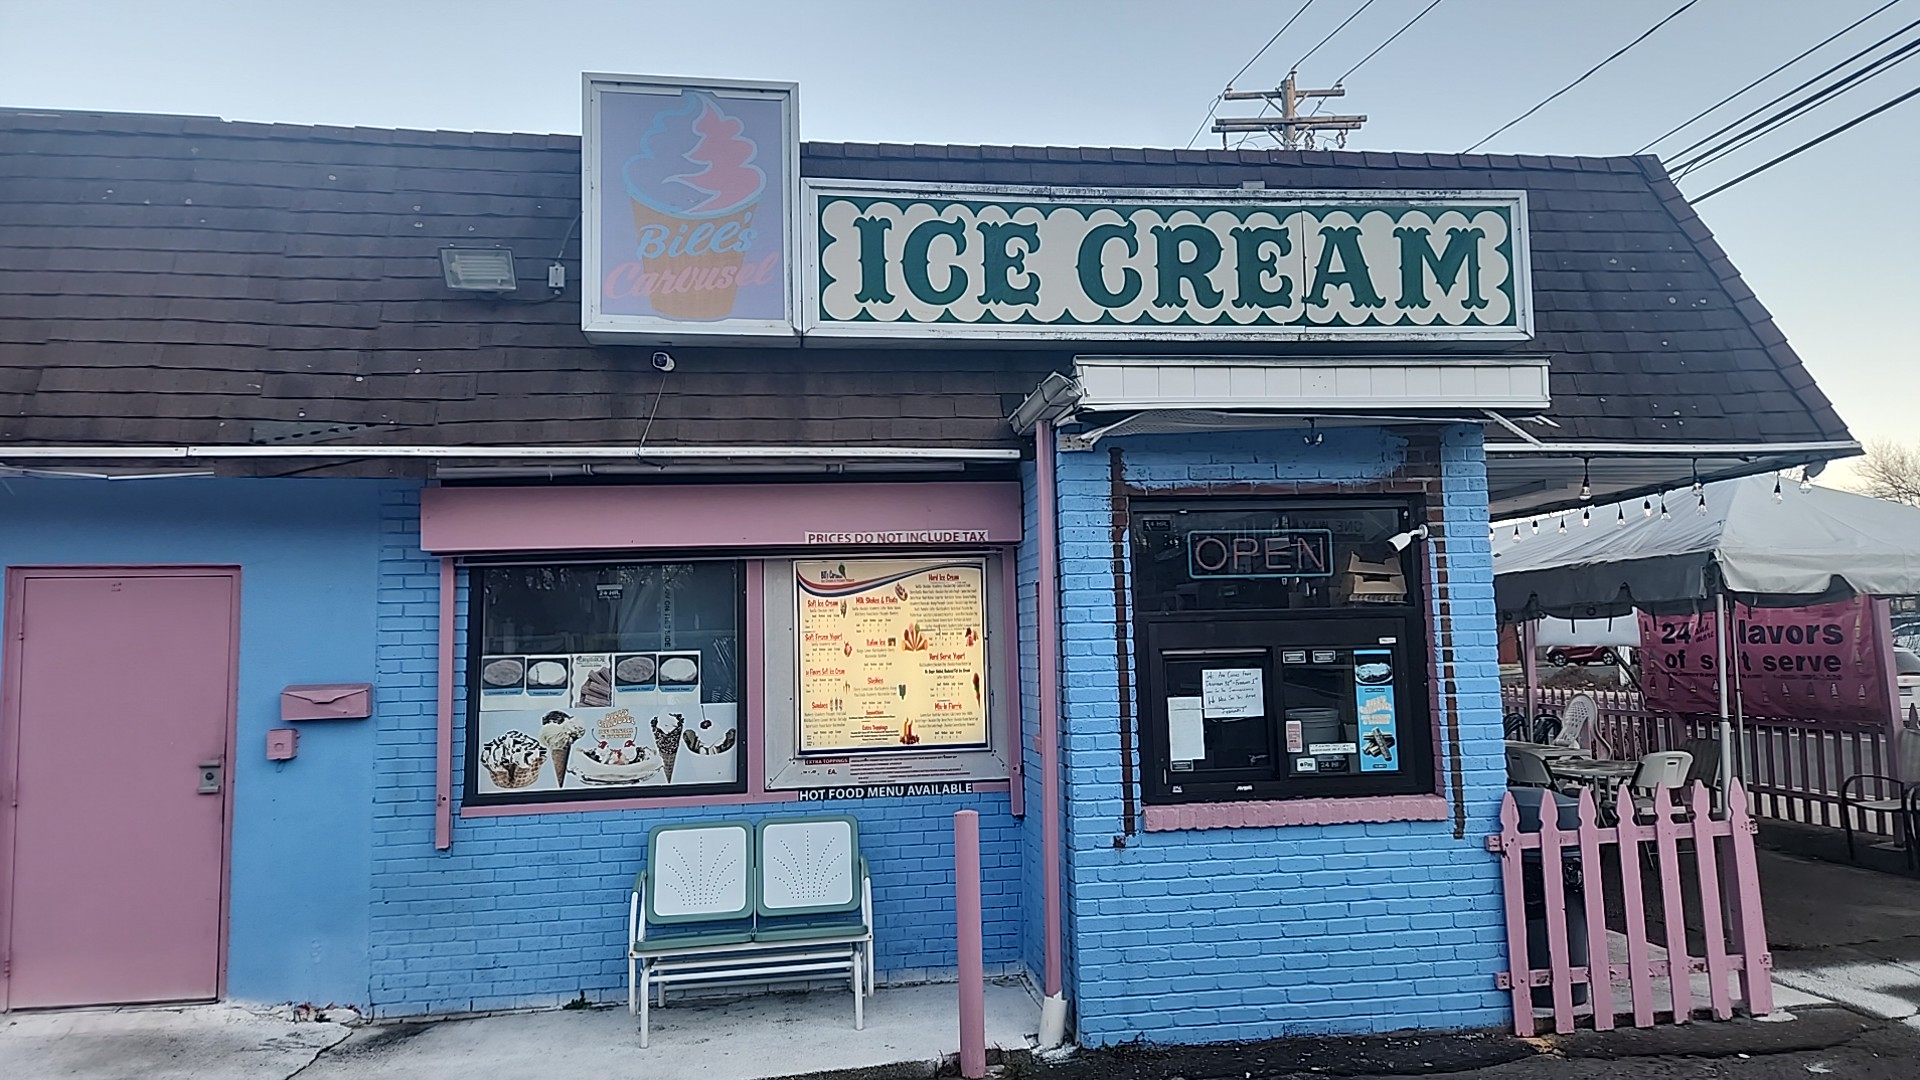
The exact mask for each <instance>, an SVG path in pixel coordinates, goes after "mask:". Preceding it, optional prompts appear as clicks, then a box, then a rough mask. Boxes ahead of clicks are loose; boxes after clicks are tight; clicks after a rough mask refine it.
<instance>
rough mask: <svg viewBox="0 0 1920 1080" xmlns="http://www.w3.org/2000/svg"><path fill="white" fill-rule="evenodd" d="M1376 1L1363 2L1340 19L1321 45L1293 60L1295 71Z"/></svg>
mask: <svg viewBox="0 0 1920 1080" xmlns="http://www.w3.org/2000/svg"><path fill="white" fill-rule="evenodd" d="M1374 3H1375V0H1367V2H1366V3H1364V4H1361V5H1360V6H1359V7H1357V8H1355V9H1354V11H1353V14H1351V15H1349V16H1347V17H1346V18H1345V19H1342V20H1341V21H1340V25H1339V26H1336V27H1334V28H1333V33H1331V34H1328V35H1327V36H1326V37H1323V38H1321V39H1320V45H1315V46H1314V47H1313V48H1311V49H1308V50H1307V55H1305V56H1302V57H1301V58H1300V59H1298V60H1295V61H1294V62H1293V70H1295V71H1298V70H1300V68H1301V66H1302V65H1304V64H1306V62H1307V61H1309V60H1311V59H1313V54H1314V53H1317V52H1319V51H1320V46H1321V45H1325V44H1326V43H1327V42H1329V41H1332V40H1333V39H1334V35H1335V34H1338V33H1339V32H1340V31H1342V30H1345V29H1346V28H1347V24H1348V23H1350V22H1352V21H1353V20H1355V19H1357V18H1359V17H1360V15H1361V13H1363V12H1365V11H1366V10H1367V9H1368V8H1370V7H1372V6H1373V5H1374Z"/></svg>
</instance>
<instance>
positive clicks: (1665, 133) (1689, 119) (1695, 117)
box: [1363, 0, 1900, 154]
mask: <svg viewBox="0 0 1920 1080" xmlns="http://www.w3.org/2000/svg"><path fill="white" fill-rule="evenodd" d="M1439 2H1440V0H1434V3H1439ZM1899 2H1900V0H1887V2H1886V3H1884V4H1881V5H1880V6H1879V7H1877V8H1874V9H1873V10H1872V11H1869V12H1867V13H1866V14H1865V15H1862V16H1860V17H1859V18H1857V19H1855V20H1853V21H1852V22H1850V23H1848V24H1847V25H1846V26H1844V27H1841V28H1840V29H1839V30H1836V31H1834V33H1833V34H1832V35H1831V36H1830V37H1827V38H1825V39H1824V40H1822V41H1820V42H1819V43H1818V44H1816V45H1813V46H1811V47H1809V48H1808V49H1807V50H1806V51H1805V52H1803V53H1801V54H1800V55H1798V56H1796V57H1794V58H1793V59H1791V60H1788V61H1786V62H1785V63H1783V64H1781V65H1780V66H1778V67H1776V68H1774V69H1773V70H1772V71H1769V72H1767V73H1766V74H1765V75H1762V76H1760V77H1759V78H1757V79H1755V80H1753V81H1752V82H1750V83H1748V84H1747V85H1745V86H1743V87H1741V88H1740V89H1738V90H1735V91H1734V92H1733V93H1731V94H1728V95H1727V96H1726V97H1723V98H1721V99H1720V100H1719V101H1716V102H1714V103H1713V104H1711V105H1709V106H1707V107H1706V108H1704V109H1701V110H1700V111H1699V112H1697V113H1694V114H1693V115H1692V116H1689V117H1687V118H1686V119H1685V120H1682V121H1681V122H1680V123H1678V124H1675V125H1674V126H1673V127H1670V128H1668V129H1667V130H1665V131H1663V132H1661V133H1660V134H1659V135H1657V136H1655V137H1654V138H1653V139H1651V140H1649V141H1648V142H1647V145H1645V146H1643V147H1641V148H1640V149H1638V150H1635V151H1634V153H1636V154H1644V153H1646V152H1647V151H1648V150H1651V149H1653V147H1654V146H1656V145H1658V144H1659V143H1660V141H1661V140H1662V139H1665V138H1666V137H1667V136H1669V135H1672V134H1673V133H1674V132H1677V131H1681V130H1683V129H1685V128H1687V127H1688V126H1690V125H1692V124H1693V122H1694V121H1696V120H1699V119H1700V118H1701V117H1703V116H1706V115H1707V114H1708V113H1711V112H1713V111H1714V110H1715V109H1718V108H1719V107H1720V106H1722V105H1725V104H1726V103H1727V102H1729V101H1732V100H1733V99H1734V98H1737V97H1739V96H1740V95H1741V94H1744V93H1746V92H1747V91H1749V90H1751V89H1753V88H1754V87H1756V86H1759V85H1760V84H1761V83H1763V82H1766V81H1767V80H1768V79H1771V78H1773V77H1774V76H1775V75H1778V74H1780V73H1781V72H1782V71H1785V70H1786V69H1788V68H1790V67H1792V66H1793V65H1795V64H1797V63H1799V62H1800V61H1802V60H1805V59H1806V58H1807V57H1809V56H1812V55H1813V54H1814V53H1816V52H1819V51H1820V50H1821V49H1824V48H1826V47H1827V46H1828V45H1831V44H1832V43H1833V41H1834V39H1835V38H1838V37H1840V36H1842V35H1844V34H1846V33H1847V32H1848V31H1850V30H1852V29H1854V28H1855V27H1857V26H1859V25H1860V24H1861V23H1863V22H1866V21H1867V20H1868V19H1871V18H1873V17H1874V16H1875V15H1878V14H1880V13H1881V12H1883V11H1885V10H1887V9H1888V8H1890V7H1892V6H1893V5H1895V4H1897V3H1899ZM1429 10H1431V9H1429ZM1421 14H1423V15H1424V14H1426V12H1421ZM1363 62H1364V61H1363ZM1762 108H1765V106H1762Z"/></svg>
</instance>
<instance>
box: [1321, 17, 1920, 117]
mask: <svg viewBox="0 0 1920 1080" xmlns="http://www.w3.org/2000/svg"><path fill="white" fill-rule="evenodd" d="M1889 2H1890V3H1895V4H1897V3H1899V2H1900V0H1889ZM1439 6H1440V0H1433V2H1432V3H1431V4H1428V5H1427V6H1426V7H1423V8H1421V9H1420V14H1418V15H1415V16H1414V17H1413V18H1411V19H1408V20H1407V21H1406V23H1405V24H1404V25H1402V26H1401V27H1400V29H1398V30H1395V31H1394V32H1393V33H1392V34H1389V35H1388V36H1387V40H1385V41H1383V42H1381V43H1380V44H1378V45H1375V46H1374V47H1373V51H1372V52H1370V53H1368V54H1367V55H1365V56H1363V57H1361V58H1360V62H1359V63H1357V64H1355V65H1353V66H1352V67H1350V68H1348V69H1347V70H1346V74H1343V75H1341V76H1340V77H1339V78H1337V79H1335V80H1333V85H1335V86H1340V85H1343V84H1344V83H1345V82H1346V81H1347V77H1348V76H1350V75H1352V74H1353V73H1354V72H1356V71H1359V70H1360V69H1361V68H1363V67H1365V66H1366V65H1367V61H1369V60H1371V59H1373V58H1374V57H1376V56H1379V55H1380V52H1381V50H1383V49H1385V48H1386V47H1387V46H1389V45H1391V44H1393V43H1394V42H1396V41H1398V40H1400V35H1401V34H1404V33H1406V32H1407V31H1409V30H1411V29H1413V24H1414V23H1417V22H1419V21H1420V20H1421V19H1424V18H1426V17H1427V12H1429V11H1432V10H1433V9H1434V8H1437V7H1439ZM1326 107H1327V99H1326V98H1321V99H1320V100H1319V101H1316V102H1314V103H1313V112H1311V113H1309V114H1307V115H1309V116H1319V115H1320V110H1321V109H1324V108H1326Z"/></svg>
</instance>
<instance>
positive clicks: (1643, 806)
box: [1627, 750, 1693, 821]
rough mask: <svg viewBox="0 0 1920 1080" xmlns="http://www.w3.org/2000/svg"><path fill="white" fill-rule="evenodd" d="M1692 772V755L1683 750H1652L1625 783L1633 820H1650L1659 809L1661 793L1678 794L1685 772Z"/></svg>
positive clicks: (1685, 783)
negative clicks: (1631, 800) (1671, 792)
mask: <svg viewBox="0 0 1920 1080" xmlns="http://www.w3.org/2000/svg"><path fill="white" fill-rule="evenodd" d="M1692 768H1693V755H1692V754H1691V753H1688V752H1687V751H1685V750H1655V751H1654V752H1653V753H1651V754H1647V755H1645V756H1644V757H1642V758H1641V759H1640V767H1639V768H1638V769H1635V770H1634V773H1633V779H1631V780H1629V781H1627V795H1628V797H1629V798H1631V799H1633V816H1634V820H1636V821H1639V820H1643V819H1646V818H1650V817H1651V816H1652V814H1653V812H1654V811H1655V810H1657V809H1659V805H1660V803H1659V800H1660V799H1661V798H1663V797H1670V796H1663V794H1662V793H1663V792H1669V791H1678V790H1680V789H1682V788H1684V787H1686V786H1687V774H1688V771H1689V770H1691V769H1692Z"/></svg>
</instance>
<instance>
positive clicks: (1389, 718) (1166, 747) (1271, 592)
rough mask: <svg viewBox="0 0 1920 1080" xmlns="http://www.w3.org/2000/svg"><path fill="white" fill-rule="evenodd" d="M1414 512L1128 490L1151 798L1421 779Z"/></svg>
mask: <svg viewBox="0 0 1920 1080" xmlns="http://www.w3.org/2000/svg"><path fill="white" fill-rule="evenodd" d="M1415 512H1416V507H1414V506H1413V505H1412V504H1411V503H1409V502H1405V501H1399V502H1386V501H1380V500H1372V501H1358V500H1356V501H1314V502H1302V501H1280V500H1276V501H1271V502H1260V503H1231V502H1225V501H1223V500H1204V501H1194V502H1186V503H1176V502H1167V501H1161V500H1138V501H1136V502H1135V504H1134V506H1133V510H1132V515H1131V516H1132V525H1133V528H1132V538H1133V546H1132V550H1133V568H1134V611H1135V618H1136V620H1137V626H1136V631H1137V633H1136V638H1135V640H1136V647H1137V648H1138V649H1139V650H1140V653H1139V659H1140V665H1139V666H1140V669H1141V671H1142V687H1143V690H1144V691H1145V708H1144V709H1143V715H1144V720H1145V725H1146V729H1147V730H1146V737H1145V739H1143V745H1144V747H1145V750H1146V755H1147V761H1146V766H1145V768H1144V770H1143V774H1144V775H1143V779H1144V780H1145V793H1146V797H1147V799H1148V801H1150V802H1160V803H1174V802H1192V801H1203V800H1220V799H1271V798H1321V797H1329V796H1339V795H1382V794H1411V793H1418V792H1426V791H1430V790H1431V789H1432V783H1433V779H1432V752H1433V747H1432V737H1431V733H1430V725H1429V724H1428V722H1427V718H1426V716H1425V715H1424V713H1425V706H1424V703H1425V700H1426V695H1425V691H1424V686H1425V670H1424V669H1425V656H1426V637H1427V634H1426V628H1425V623H1424V619H1423V616H1422V614H1421V605H1420V597H1419V590H1418V582H1419V576H1418V573H1417V567H1416V564H1415V563H1414V562H1413V559H1414V558H1415V557H1417V554H1418V552H1419V549H1418V548H1417V547H1416V546H1414V545H1413V544H1412V543H1409V542H1407V539H1408V538H1406V537H1405V536H1403V535H1402V534H1405V533H1407V532H1408V531H1409V530H1410V529H1411V527H1412V522H1413V521H1414V520H1415ZM1396 537H1399V538H1400V540H1401V543H1399V544H1398V545H1396V544H1395V543H1394V540H1395V538H1396Z"/></svg>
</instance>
